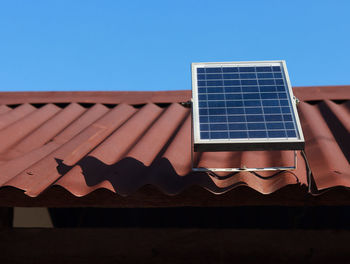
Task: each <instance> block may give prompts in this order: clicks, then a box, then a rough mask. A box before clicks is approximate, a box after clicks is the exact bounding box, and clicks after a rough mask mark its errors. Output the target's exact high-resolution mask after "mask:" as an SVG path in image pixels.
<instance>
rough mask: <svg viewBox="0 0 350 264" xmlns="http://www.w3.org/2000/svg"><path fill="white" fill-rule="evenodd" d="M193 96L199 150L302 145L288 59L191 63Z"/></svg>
mask: <svg viewBox="0 0 350 264" xmlns="http://www.w3.org/2000/svg"><path fill="white" fill-rule="evenodd" d="M192 94H193V124H194V126H193V128H194V129H193V134H194V135H193V136H194V150H195V151H224V150H277V149H278V150H281V149H286V150H296V149H303V147H304V138H303V134H302V131H301V127H300V122H299V118H298V114H297V111H296V104H295V100H294V96H293V93H292V89H291V85H290V81H289V77H288V73H287V69H286V65H285V62H284V61H272V62H232V63H193V64H192Z"/></svg>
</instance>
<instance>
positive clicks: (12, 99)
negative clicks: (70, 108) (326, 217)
mask: <svg viewBox="0 0 350 264" xmlns="http://www.w3.org/2000/svg"><path fill="white" fill-rule="evenodd" d="M293 91H294V94H295V96H296V97H298V99H299V100H301V101H315V100H326V99H328V100H349V99H350V85H340V86H302V87H293ZM190 98H191V90H177V91H142V92H134V91H108V92H107V91H85V92H81V91H75V92H73V91H71V92H67V91H62V92H61V91H55V92H49V91H47V92H0V104H7V105H10V104H24V103H102V104H121V103H126V104H134V105H137V104H146V103H173V102H186V101H188V100H190Z"/></svg>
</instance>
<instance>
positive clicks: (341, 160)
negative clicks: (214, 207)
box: [0, 86, 350, 206]
mask: <svg viewBox="0 0 350 264" xmlns="http://www.w3.org/2000/svg"><path fill="white" fill-rule="evenodd" d="M293 90H294V94H295V96H296V97H298V99H299V100H300V101H301V103H300V104H299V106H298V111H299V115H300V119H301V123H302V128H303V132H304V136H305V140H306V146H305V153H306V158H307V159H306V160H305V159H304V157H303V156H302V155H301V153H300V152H298V168H297V170H296V171H293V172H283V173H280V174H278V175H275V176H273V173H270V172H264V173H259V174H258V175H257V174H253V173H249V172H240V173H237V174H235V175H233V176H232V177H228V178H226V179H224V180H222V179H219V178H218V177H216V176H215V175H208V174H206V173H198V172H196V173H194V172H192V171H191V158H190V155H191V149H190V142H191V138H190V137H191V133H190V131H191V120H190V108H188V107H186V104H183V103H185V102H187V101H188V100H190V98H191V91H167V92H3V93H1V95H0V142H1V145H0V186H1V187H0V201H1V205H2V206H11V205H28V206H35V205H53V206H64V205H84V204H85V205H113V206H114V205H122V206H128V205H127V203H129V204H130V203H131V204H133V205H134V206H138V205H142V204H148V205H149V206H153V205H160V206H162V205H168V203H170V204H171V203H172V202H173V203H174V204H180V205H181V204H189V205H192V204H194V205H198V204H200V205H210V204H211V202H210V201H214V200H215V203H214V204H225V203H226V204H227V205H234V204H235V201H237V203H236V204H238V205H240V204H242V205H243V204H250V203H252V204H260V203H262V204H265V202H262V201H266V204H270V203H275V204H280V203H288V202H290V203H293V201H294V202H295V203H299V204H302V203H303V202H304V201H306V200H307V199H309V200H310V201H311V200H312V202H313V203H314V202H316V203H317V200H316V199H323V201H324V202H325V203H327V200H326V198H317V197H322V196H325V197H327V194H326V193H328V195H333V194H334V193H335V194H337V195H338V196H337V197H338V198H334V199H338V200H340V199H342V201H344V202H345V201H350V192H349V194H348V191H347V190H346V188H348V187H350V165H349V161H350V122H349V121H350V101H349V100H350V86H334V87H329V86H325V87H295V88H293ZM195 162H196V166H198V167H227V166H232V162H235V164H237V163H238V164H239V165H242V164H244V165H246V166H247V167H249V166H251V167H253V166H254V167H266V166H279V165H282V166H289V165H291V164H292V163H293V153H292V152H287V151H273V152H264V151H259V152H257V151H251V152H219V153H218V152H216V153H209V152H205V153H198V155H196V156H195ZM310 170H311V171H310ZM271 176H273V177H271ZM339 187H340V189H339ZM344 187H345V188H344ZM332 190H333V191H332ZM326 191H328V192H326ZM324 192H325V194H322V193H324ZM115 193H117V194H118V195H116V194H115ZM213 193H214V194H221V195H213ZM263 194H269V195H263ZM320 194H322V195H321V196H319V195H320ZM316 196H317V197H316ZM31 197H36V198H31ZM78 197H82V198H78ZM84 197H85V198H84ZM124 197H126V198H124ZM219 197H220V198H219ZM247 197H248V198H247ZM332 197H333V196H332ZM106 199H107V200H108V199H109V201H110V202H108V201H106ZM123 199H124V200H123ZM157 199H159V200H160V201H159V202H158V201H157ZM227 199H230V201H231V202H229V203H227ZM235 199H236V200H235ZM259 199H260V200H261V201H259ZM305 199H306V200H305ZM332 199H333V198H332ZM296 201H298V202H296ZM328 202H329V203H331V199H330V198H329V199H328Z"/></svg>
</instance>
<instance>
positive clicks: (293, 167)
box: [191, 150, 297, 172]
mask: <svg viewBox="0 0 350 264" xmlns="http://www.w3.org/2000/svg"><path fill="white" fill-rule="evenodd" d="M191 164H192V171H199V172H211V171H212V172H219V171H223V172H242V171H286V170H296V168H297V151H296V150H294V166H291V167H265V168H246V167H243V168H194V166H193V164H194V161H193V151H191Z"/></svg>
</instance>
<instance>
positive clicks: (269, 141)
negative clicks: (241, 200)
mask: <svg viewBox="0 0 350 264" xmlns="http://www.w3.org/2000/svg"><path fill="white" fill-rule="evenodd" d="M239 66H246V67H256V66H271V67H272V66H280V67H281V70H282V72H283V75H284V76H283V77H284V79H285V81H286V86H287V90H288V94H289V98H290V100H291V106H292V109H293V118H294V120H295V123H296V125H297V133H298V137H296V138H261V139H249V138H244V139H201V138H200V129H199V124H200V123H199V107H198V83H197V68H202V67H239ZM191 68H192V128H193V136H192V139H193V145H194V149H193V150H194V151H225V150H296V149H303V148H304V143H305V141H304V135H303V132H302V129H301V124H300V120H299V116H298V113H297V109H296V98H295V97H294V95H293V91H292V86H291V82H290V79H289V75H288V71H287V66H286V62H285V61H284V60H279V61H246V62H242V61H241V62H203V63H192V65H191Z"/></svg>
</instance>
